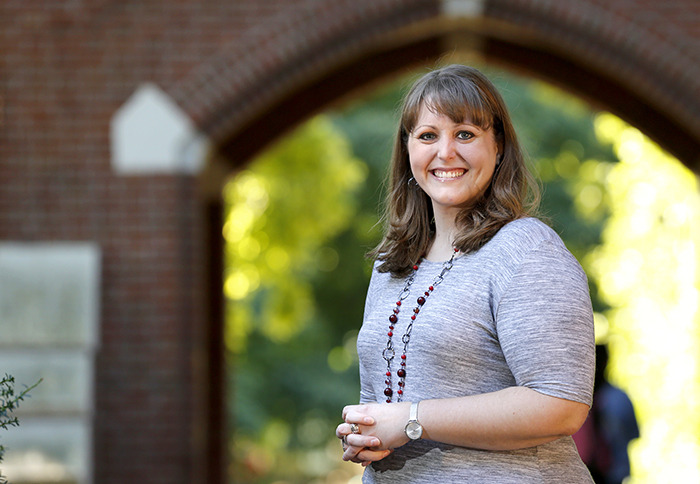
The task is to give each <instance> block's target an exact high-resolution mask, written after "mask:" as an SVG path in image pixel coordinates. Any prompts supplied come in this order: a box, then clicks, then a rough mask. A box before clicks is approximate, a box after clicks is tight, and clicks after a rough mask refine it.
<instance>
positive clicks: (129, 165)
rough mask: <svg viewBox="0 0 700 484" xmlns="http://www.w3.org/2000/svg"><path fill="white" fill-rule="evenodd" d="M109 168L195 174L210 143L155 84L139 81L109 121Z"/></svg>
mask: <svg viewBox="0 0 700 484" xmlns="http://www.w3.org/2000/svg"><path fill="white" fill-rule="evenodd" d="M110 145H111V158H112V169H113V170H114V171H115V172H116V173H119V174H122V175H147V174H178V173H182V174H197V173H199V172H200V171H201V170H202V168H203V167H204V162H205V159H206V157H207V154H208V151H209V146H210V143H209V141H208V139H207V138H206V137H205V136H204V135H202V134H201V133H200V132H199V131H198V130H197V129H196V127H195V125H194V123H193V122H192V120H191V119H190V118H189V117H188V116H187V114H186V113H185V112H184V111H182V109H180V107H179V106H178V105H177V104H176V103H175V102H174V101H173V100H172V99H171V98H170V96H168V94H166V93H165V92H164V91H163V90H162V89H160V88H159V87H158V86H157V85H156V84H154V83H151V82H146V83H143V84H141V85H140V86H139V87H138V88H137V89H136V91H135V92H134V94H132V95H131V97H130V98H129V99H128V100H127V101H126V102H125V103H124V104H123V105H122V106H121V107H120V108H119V109H118V110H117V111H116V112H115V113H114V116H113V117H112V120H111V124H110Z"/></svg>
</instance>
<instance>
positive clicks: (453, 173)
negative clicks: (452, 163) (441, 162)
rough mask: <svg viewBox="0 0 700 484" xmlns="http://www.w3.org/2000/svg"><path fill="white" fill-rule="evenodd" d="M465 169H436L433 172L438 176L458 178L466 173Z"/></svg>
mask: <svg viewBox="0 0 700 484" xmlns="http://www.w3.org/2000/svg"><path fill="white" fill-rule="evenodd" d="M464 173H465V170H450V171H445V170H434V171H433V174H434V175H435V176H436V177H438V178H457V177H460V176H462V175H464Z"/></svg>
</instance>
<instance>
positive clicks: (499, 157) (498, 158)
mask: <svg viewBox="0 0 700 484" xmlns="http://www.w3.org/2000/svg"><path fill="white" fill-rule="evenodd" d="M502 159H503V155H502V154H500V153H498V154H497V155H496V166H498V165H500V164H501V160H502Z"/></svg>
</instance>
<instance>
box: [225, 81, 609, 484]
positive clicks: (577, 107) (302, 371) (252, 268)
mask: <svg viewBox="0 0 700 484" xmlns="http://www.w3.org/2000/svg"><path fill="white" fill-rule="evenodd" d="M484 70H485V71H486V72H487V75H489V77H490V78H492V79H493V80H494V81H495V83H496V84H497V85H498V86H499V88H500V89H501V91H502V93H503V94H504V97H505V99H506V102H507V103H508V105H509V107H510V109H511V112H512V114H513V119H514V123H515V124H516V128H517V130H518V132H519V135H520V138H521V141H522V142H523V145H524V147H525V149H526V150H527V152H528V153H529V157H530V159H531V160H532V164H533V167H534V170H535V171H536V172H537V173H538V175H539V176H540V177H541V178H542V179H543V184H544V196H543V204H542V207H543V212H544V213H545V214H546V215H547V216H548V217H549V219H550V222H551V224H552V225H553V226H554V228H555V229H556V230H557V231H558V232H559V233H560V234H562V236H563V238H564V240H565V242H566V243H567V246H568V247H569V248H570V249H571V250H572V252H574V254H575V255H577V257H578V258H579V260H583V255H585V254H586V253H587V252H588V251H590V250H591V249H592V248H594V247H595V246H596V245H598V244H599V243H600V237H601V235H600V234H601V230H602V227H603V223H604V222H605V219H606V217H607V215H608V211H607V198H606V194H605V191H604V183H603V181H602V180H603V179H604V177H605V174H606V170H607V169H608V168H607V167H608V166H610V164H611V163H612V162H613V161H614V160H616V157H615V155H614V153H613V152H612V149H611V148H610V146H606V145H601V144H600V143H599V142H598V140H597V138H596V136H595V130H594V115H593V113H592V112H590V111H589V110H588V109H587V108H586V106H584V105H583V104H581V103H580V102H577V101H575V100H572V98H571V97H570V96H567V95H565V94H563V93H561V92H560V91H557V90H555V89H553V88H551V87H548V86H546V85H543V84H541V83H538V82H534V81H524V80H522V79H519V78H516V77H513V76H510V75H507V74H505V73H503V72H498V71H490V70H488V69H484ZM407 84H408V81H407V80H406V79H400V80H398V81H397V82H395V83H393V84H391V85H387V86H386V87H385V88H384V89H382V90H380V91H378V92H377V93H375V95H373V96H372V97H371V98H367V99H363V100H361V101H360V102H357V103H355V104H353V105H351V106H348V107H346V108H345V109H343V110H342V111H338V112H334V113H329V114H327V115H325V116H322V117H318V118H314V119H313V120H311V121H310V122H309V123H308V124H307V125H305V126H303V127H302V128H300V129H299V130H297V132H296V133H294V134H293V135H291V136H290V137H288V138H286V139H285V140H283V141H282V142H280V143H279V144H277V145H275V146H274V147H273V148H271V149H270V150H269V151H267V152H266V153H264V154H263V155H261V156H260V157H259V158H258V159H257V160H255V161H254V162H253V163H252V164H251V165H250V167H249V168H248V169H247V170H246V171H244V172H243V173H241V174H239V175H238V176H237V177H236V178H235V179H234V180H233V181H232V182H231V183H230V184H229V185H228V186H227V188H226V191H225V195H226V200H227V202H228V203H230V204H231V206H230V209H229V212H228V217H227V220H226V226H225V228H224V233H225V235H226V238H227V240H228V242H229V243H228V245H227V264H228V268H229V272H228V274H227V282H226V284H227V285H226V289H225V290H226V294H227V295H228V297H229V299H230V301H231V302H232V304H231V305H230V312H229V317H228V319H227V345H228V348H229V349H230V350H231V359H230V361H231V364H232V371H231V372H230V374H231V375H232V380H231V383H230V388H231V390H232V391H233V392H234V393H233V395H232V398H231V399H230V401H231V402H232V403H233V405H232V407H233V408H232V414H233V419H232V420H233V422H234V429H232V432H235V438H234V439H233V444H234V447H233V451H234V454H235V456H234V459H235V463H234V466H233V470H232V476H233V478H234V480H236V481H237V482H256V483H265V482H277V481H278V482H286V483H292V482H316V481H314V479H318V482H321V476H323V477H324V478H325V476H327V475H329V473H330V472H331V471H332V472H333V473H335V474H334V475H335V476H336V477H337V481H338V482H347V480H349V478H350V477H352V475H354V474H353V473H358V472H360V471H361V469H359V466H350V467H344V466H343V465H342V463H341V462H340V452H339V449H340V448H339V445H338V443H337V439H335V437H334V434H333V429H334V428H335V425H337V423H338V422H339V418H340V412H341V409H342V407H343V406H344V405H346V404H348V403H352V402H355V401H357V399H358V395H359V381H358V376H357V375H358V371H357V360H356V350H355V342H356V335H357V330H358V329H359V326H360V325H361V322H362V311H363V308H364V297H365V292H366V287H367V282H368V278H369V272H370V265H369V263H368V261H366V260H365V259H364V254H365V253H366V252H367V250H368V249H370V248H371V247H373V246H374V245H375V244H376V243H377V242H378V240H379V237H380V235H381V234H380V232H381V230H380V227H379V226H378V225H377V220H378V218H379V217H378V213H379V207H380V205H381V202H382V199H383V193H382V192H383V182H384V179H385V175H386V172H387V169H388V166H387V161H388V159H389V156H390V152H391V148H392V143H393V136H394V131H395V128H396V122H397V118H398V116H397V107H398V104H399V99H400V97H401V94H402V92H403V90H404V88H405V87H406V85H407ZM360 160H361V161H360ZM599 160H603V161H599ZM581 193H587V195H584V196H582V195H581ZM592 292H593V296H594V301H595V305H596V307H598V308H602V307H604V304H603V303H601V302H599V301H598V300H597V298H596V297H595V295H596V293H597V291H596V287H595V286H592ZM323 482H325V480H323Z"/></svg>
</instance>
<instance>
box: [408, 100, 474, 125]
mask: <svg viewBox="0 0 700 484" xmlns="http://www.w3.org/2000/svg"><path fill="white" fill-rule="evenodd" d="M455 114H456V113H449V114H448V113H444V112H442V111H439V110H438V109H437V108H436V107H434V106H431V105H428V104H426V103H421V104H420V107H419V108H418V112H417V113H416V126H420V125H422V124H435V123H445V122H447V123H449V124H473V123H472V118H471V116H470V113H469V112H464V113H463V115H461V116H455Z"/></svg>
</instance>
